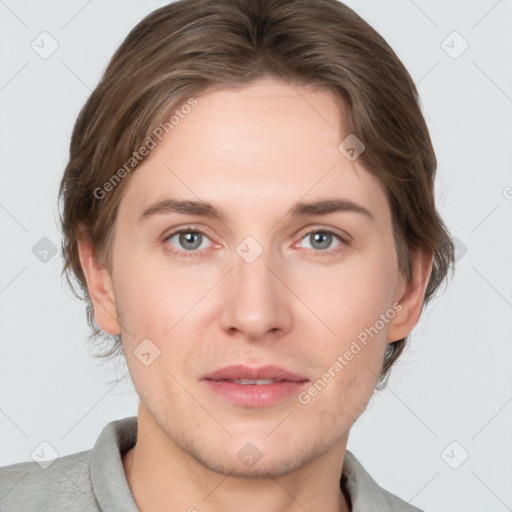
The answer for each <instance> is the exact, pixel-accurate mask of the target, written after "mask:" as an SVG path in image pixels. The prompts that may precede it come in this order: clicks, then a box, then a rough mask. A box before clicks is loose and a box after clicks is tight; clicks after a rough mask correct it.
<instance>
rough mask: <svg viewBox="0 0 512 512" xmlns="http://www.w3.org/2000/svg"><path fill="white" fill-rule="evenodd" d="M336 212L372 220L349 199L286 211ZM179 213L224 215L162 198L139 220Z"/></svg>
mask: <svg viewBox="0 0 512 512" xmlns="http://www.w3.org/2000/svg"><path fill="white" fill-rule="evenodd" d="M336 212H354V213H361V214H363V215H364V216H365V217H367V219H368V220H370V221H372V222H374V221H375V217H374V216H373V214H372V213H371V212H370V211H369V210H368V209H366V208H364V207H363V206H361V205H359V204H357V203H354V201H351V200H349V199H339V198H336V199H323V200H319V201H313V202H298V203H296V204H295V205H294V206H293V207H292V208H291V209H290V210H289V211H288V212H287V213H286V215H289V216H291V217H307V216H313V215H328V214H330V213H336ZM169 213H181V214H184V215H197V216H200V217H208V218H211V219H217V220H220V221H224V220H225V215H224V214H223V213H222V212H221V211H220V210H218V209H217V208H215V206H213V205H212V204H211V203H209V202H206V201H191V200H187V201H180V200H177V199H163V200H161V201H157V202H155V203H153V204H151V205H149V206H148V207H147V208H145V209H144V211H143V212H142V215H141V216H140V218H139V221H142V220H144V219H147V218H149V217H152V216H153V215H156V214H169Z"/></svg>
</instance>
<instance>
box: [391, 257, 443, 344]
mask: <svg viewBox="0 0 512 512" xmlns="http://www.w3.org/2000/svg"><path fill="white" fill-rule="evenodd" d="M432 257H433V254H432V252H431V251H430V250H428V249H427V248H419V249H417V250H416V251H415V252H414V255H413V272H412V279H411V280H410V281H409V282H407V281H406V278H405V276H401V278H400V279H401V283H400V286H399V290H398V292H397V297H395V299H396V300H395V302H397V303H398V304H399V305H400V310H399V311H398V312H397V314H396V315H395V317H394V318H393V319H392V320H391V321H390V322H389V328H388V342H389V343H392V342H393V341H398V340H400V339H402V338H405V337H406V336H407V335H409V334H410V332H411V331H412V329H413V328H414V326H415V325H416V324H417V323H418V320H419V318H420V314H421V310H422V307H423V300H424V297H425V291H426V289H427V285H428V282H429V279H430V274H431V272H432Z"/></svg>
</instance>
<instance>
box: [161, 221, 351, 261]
mask: <svg viewBox="0 0 512 512" xmlns="http://www.w3.org/2000/svg"><path fill="white" fill-rule="evenodd" d="M181 233H196V234H200V235H203V236H205V237H206V238H208V239H209V237H208V235H207V234H206V233H204V232H203V231H201V230H199V229H195V228H192V227H190V228H185V229H179V230H176V231H173V232H172V233H170V234H169V235H167V236H165V238H164V242H168V241H169V240H170V239H171V238H172V237H173V236H175V235H179V234H181ZM313 233H328V234H330V235H333V236H334V237H336V238H337V239H338V240H339V241H340V242H341V245H340V246H338V247H335V248H334V249H325V250H320V249H317V250H315V249H311V250H313V251H315V257H316V256H331V255H333V254H335V253H338V252H339V251H340V250H343V248H344V246H348V245H350V242H349V241H348V240H347V239H346V238H344V237H342V236H341V235H340V234H339V233H337V232H336V231H334V230H333V229H330V228H314V229H311V230H309V231H305V232H303V233H301V235H300V238H299V242H300V241H301V240H302V239H303V238H305V237H306V236H308V235H311V234H313ZM294 245H296V244H294ZM204 250H207V249H202V250H198V249H195V250H192V251H185V250H181V249H176V248H175V247H173V248H172V251H173V252H175V253H176V254H178V255H180V256H184V257H190V256H192V257H196V256H200V252H201V251H204Z"/></svg>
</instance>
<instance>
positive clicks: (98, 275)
mask: <svg viewBox="0 0 512 512" xmlns="http://www.w3.org/2000/svg"><path fill="white" fill-rule="evenodd" d="M78 254H79V257H80V264H81V265H82V270H83V272H84V274H85V279H86V281H87V289H88V290H89V295H90V297H91V301H92V305H93V307H94V320H95V321H96V323H97V324H98V326H99V327H100V328H101V329H102V330H103V331H105V332H106V333H108V334H112V335H114V336H115V335H118V334H121V326H120V325H119V322H118V319H117V308H116V301H115V295H114V289H113V286H112V280H111V277H110V274H109V273H108V271H107V269H106V268H105V267H104V266H103V265H102V264H101V263H100V262H99V261H98V259H97V257H96V250H95V248H94V246H93V244H92V242H91V241H90V240H89V239H88V237H85V236H84V237H79V240H78Z"/></svg>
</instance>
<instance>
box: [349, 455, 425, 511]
mask: <svg viewBox="0 0 512 512" xmlns="http://www.w3.org/2000/svg"><path fill="white" fill-rule="evenodd" d="M342 475H343V476H342V486H343V487H344V489H345V490H346V492H347V493H348V495H349V496H350V499H351V502H352V512H364V511H367V510H379V511H380V512H399V511H400V512H423V511H422V510H420V509H419V508H416V507H414V506H412V505H410V504H409V503H407V502H406V501H404V500H402V499H401V498H399V497H398V496H396V495H395V494H392V493H390V492H389V491H386V489H383V488H382V487H381V486H380V485H379V484H377V482H376V481H375V480H374V479H373V478H372V477H371V476H370V475H369V474H368V472H367V471H366V470H365V469H364V467H363V466H362V464H361V463H360V462H359V461H358V460H357V458H356V457H355V456H354V455H353V454H352V453H351V452H350V451H348V450H347V451H346V453H345V459H344V461H343V473H342Z"/></svg>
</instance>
